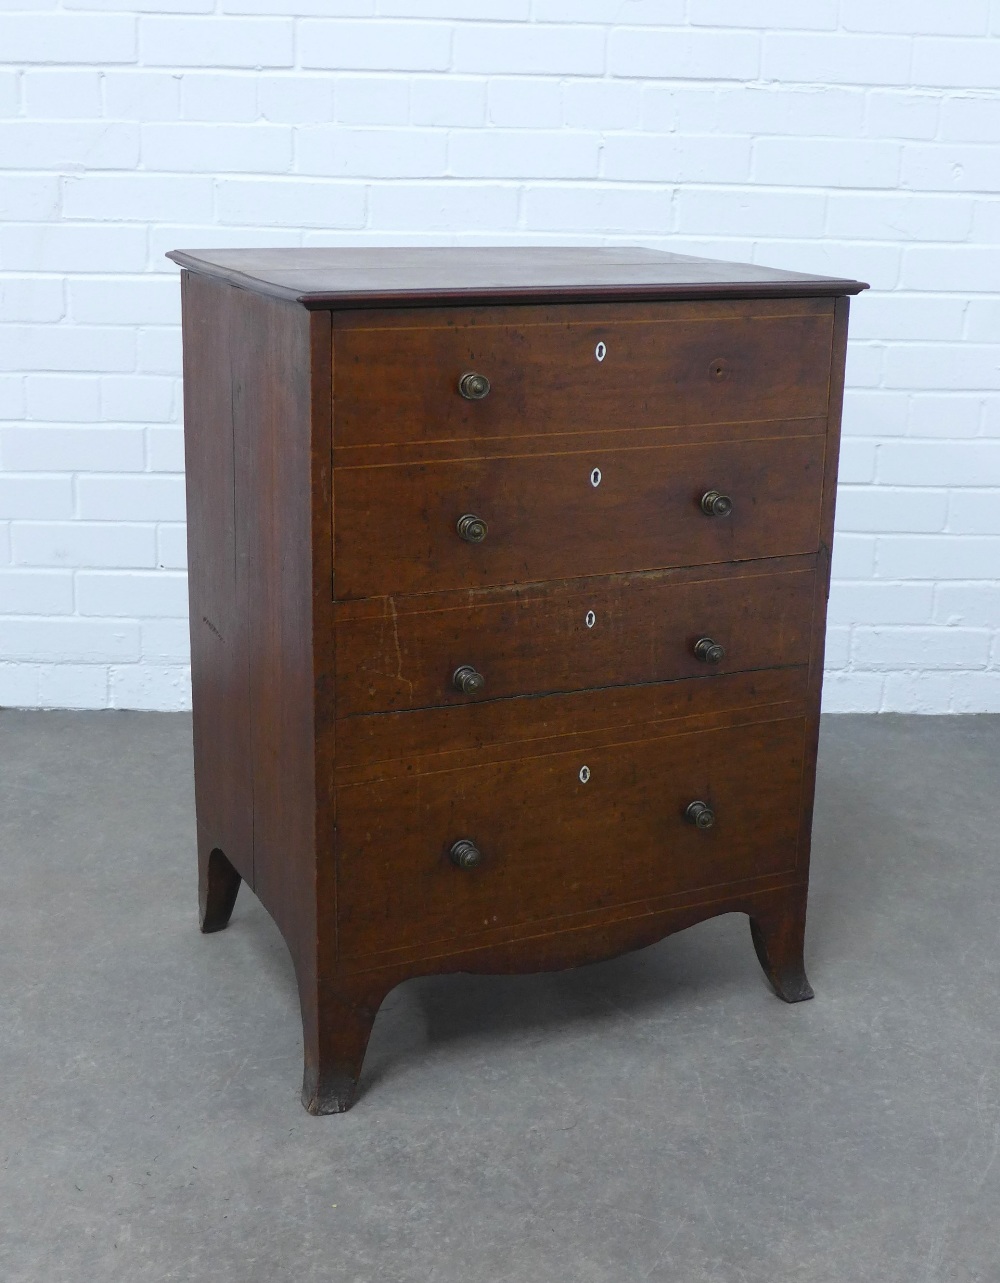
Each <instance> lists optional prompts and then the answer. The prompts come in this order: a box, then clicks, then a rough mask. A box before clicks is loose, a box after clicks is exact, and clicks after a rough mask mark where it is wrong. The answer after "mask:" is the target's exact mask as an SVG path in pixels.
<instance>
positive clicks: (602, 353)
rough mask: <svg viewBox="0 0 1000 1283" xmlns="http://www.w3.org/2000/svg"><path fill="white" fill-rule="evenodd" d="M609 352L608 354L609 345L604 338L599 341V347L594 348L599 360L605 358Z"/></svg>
mask: <svg viewBox="0 0 1000 1283" xmlns="http://www.w3.org/2000/svg"><path fill="white" fill-rule="evenodd" d="M607 354H608V349H607V346H606V345H605V343H604V341H603V340H602V341H601V342H600V343H598V345H597V347H595V348H594V356H596V357H597V359H598V361H603V360H604V358H605V357H606V356H607Z"/></svg>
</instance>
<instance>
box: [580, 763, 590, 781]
mask: <svg viewBox="0 0 1000 1283" xmlns="http://www.w3.org/2000/svg"><path fill="white" fill-rule="evenodd" d="M589 779H590V767H589V766H581V767H580V783H581V784H586V783H587V781H588V780H589Z"/></svg>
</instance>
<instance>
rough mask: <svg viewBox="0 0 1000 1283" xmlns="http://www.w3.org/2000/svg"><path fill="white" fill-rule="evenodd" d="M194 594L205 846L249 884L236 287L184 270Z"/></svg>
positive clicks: (197, 763)
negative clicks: (220, 853)
mask: <svg viewBox="0 0 1000 1283" xmlns="http://www.w3.org/2000/svg"><path fill="white" fill-rule="evenodd" d="M181 297H182V303H183V317H184V451H185V467H186V476H187V539H188V593H189V601H190V624H191V681H192V687H193V697H194V768H195V805H196V809H197V817H198V829H199V847H200V848H202V850H203V854H205V855H207V853H208V852H209V851H211V850H212V849H214V848H219V849H220V850H222V851H223V853H224V854H225V856H226V858H227V859H228V860H229V861H230V863H231V864H232V865H233V866H234V867H235V868H236V870H237V871H238V872H239V873H240V874H241V876H242V877H243V878H245V879H246V881H247V882H249V883H250V884H251V885H252V884H253V880H254V868H253V814H252V773H251V761H250V682H249V659H248V654H247V634H246V623H247V551H246V531H245V523H246V516H247V513H246V504H247V496H248V477H247V453H246V443H245V440H244V438H243V435H242V433H241V432H240V430H239V422H238V416H237V412H236V407H235V404H234V401H233V387H232V370H233V366H234V363H235V362H238V361H239V359H240V358H239V353H238V351H237V350H236V348H235V346H234V345H238V337H237V334H238V330H239V320H238V312H239V308H238V296H237V291H235V290H232V289H230V288H229V287H228V286H224V285H220V284H218V283H217V282H215V281H212V280H210V279H209V278H207V277H204V276H195V275H192V274H191V273H189V272H185V273H184V274H183V277H182V295H181Z"/></svg>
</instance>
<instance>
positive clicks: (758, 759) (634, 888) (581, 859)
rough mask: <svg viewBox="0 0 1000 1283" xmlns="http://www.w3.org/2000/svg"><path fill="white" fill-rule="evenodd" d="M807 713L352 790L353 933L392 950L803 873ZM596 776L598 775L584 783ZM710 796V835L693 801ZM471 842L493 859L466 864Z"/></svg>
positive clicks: (355, 942) (365, 945)
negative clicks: (455, 851) (461, 854)
mask: <svg viewBox="0 0 1000 1283" xmlns="http://www.w3.org/2000/svg"><path fill="white" fill-rule="evenodd" d="M803 730H804V724H803V720H802V719H800V718H798V719H794V720H790V721H778V722H761V723H757V724H753V725H749V726H742V727H738V728H730V729H726V730H708V731H693V732H689V733H687V734H682V735H676V736H670V737H666V738H663V739H652V740H641V741H639V742H637V743H631V744H625V745H616V746H610V747H606V748H590V749H587V750H586V751H585V752H581V751H569V752H561V753H552V754H548V755H545V756H541V757H539V756H528V755H525V756H523V757H521V758H519V759H517V760H515V761H511V762H505V763H502V764H491V765H484V766H470V767H467V768H464V769H458V770H451V771H442V772H437V771H436V772H431V773H415V774H413V775H411V776H409V777H407V778H406V779H402V780H393V781H391V782H382V783H373V784H367V785H356V786H354V787H345V788H341V789H340V790H339V791H338V792H339V796H338V839H339V860H338V877H339V902H340V942H341V951H342V953H343V955H344V956H357V955H359V954H378V953H381V952H385V951H387V950H391V949H394V948H404V947H406V946H408V945H413V944H417V943H419V944H431V943H434V942H437V941H440V940H442V939H449V938H453V939H455V940H461V939H463V938H468V937H472V936H475V935H476V934H477V933H479V932H481V931H483V930H489V929H491V928H493V927H498V926H506V925H511V924H512V923H523V922H525V921H542V920H545V919H550V918H558V917H560V916H562V915H566V914H572V913H573V912H574V911H580V910H582V909H601V908H604V907H611V906H613V905H621V904H636V905H637V907H638V908H639V909H640V910H641V908H642V905H643V902H644V901H645V900H647V899H657V898H660V897H662V896H664V895H668V894H670V893H673V892H678V891H691V890H695V889H699V888H707V887H711V886H715V885H725V884H728V883H734V882H739V881H743V880H746V879H751V878H754V877H763V876H768V875H774V874H779V873H790V872H792V871H793V870H794V868H795V863H796V850H797V840H798V827H799V824H798V821H799V805H798V799H799V791H800V788H801V782H802V757H803ZM581 772H583V773H584V778H585V779H586V782H582V781H581ZM696 799H701V800H704V801H706V802H708V803H710V804H711V805H712V806H713V808H714V809H715V812H716V816H717V819H716V823H715V827H714V828H711V829H708V830H705V831H701V830H699V829H697V828H695V827H694V826H693V825H692V824H690V823H688V822H687V821H686V820H685V818H684V810H685V807H686V806H687V805H688V803H689V802H692V801H694V800H696ZM459 838H469V839H471V840H472V841H473V842H475V843H476V845H477V846H478V847H479V848H480V850H481V851H482V853H483V857H484V858H483V863H482V865H481V866H480V867H477V868H474V869H469V870H463V869H459V868H456V867H455V865H454V864H452V863H451V861H450V860H449V858H448V850H449V848H450V846H451V845H452V843H454V842H455V841H456V840H457V839H459Z"/></svg>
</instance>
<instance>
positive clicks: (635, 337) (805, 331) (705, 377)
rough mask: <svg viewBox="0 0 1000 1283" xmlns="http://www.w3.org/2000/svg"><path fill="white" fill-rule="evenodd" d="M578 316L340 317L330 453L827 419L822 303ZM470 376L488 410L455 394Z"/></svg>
mask: <svg viewBox="0 0 1000 1283" xmlns="http://www.w3.org/2000/svg"><path fill="white" fill-rule="evenodd" d="M567 310H569V311H570V312H571V313H572V319H569V318H567V316H566V312H567ZM583 310H585V309H581V308H575V309H565V308H563V309H556V308H552V309H545V308H524V307H521V308H507V309H493V310H492V311H490V312H486V311H485V310H481V311H479V312H477V311H475V310H471V309H465V308H461V309H452V314H451V315H445V316H441V317H439V319H438V324H436V325H432V324H428V322H427V320H426V319H425V317H424V316H423V315H422V314H421V313H420V312H419V311H406V312H397V313H395V314H394V315H393V316H392V317H391V318H390V317H384V315H383V314H381V313H380V314H376V318H371V317H365V316H364V315H362V316H354V317H350V318H349V317H346V316H345V317H344V318H342V319H341V320H340V322H339V324H338V327H337V328H336V329H335V330H334V362H335V365H336V368H337V388H336V419H337V445H338V447H344V446H357V445H362V446H373V445H393V444H400V443H405V442H423V441H438V440H442V439H457V440H463V439H476V440H482V439H484V438H486V439H489V438H491V437H510V436H539V435H556V434H560V433H567V432H574V431H576V432H578V431H579V430H580V428H581V426H582V424H581V419H583V421H584V422H585V423H587V424H603V423H607V424H617V425H618V426H619V427H620V428H621V429H622V430H624V431H632V430H634V429H636V428H646V427H653V428H655V427H662V426H665V425H675V424H686V423H719V422H722V423H729V422H734V421H739V420H740V419H741V418H742V417H743V416H744V415H745V413H746V411H747V407H748V406H753V408H754V417H755V418H758V419H809V418H815V417H817V416H819V417H823V416H825V414H826V406H827V400H828V396H829V382H830V339H831V333H832V323H833V306H832V304H831V302H830V300H828V299H789V300H783V301H781V302H773V301H762V302H758V303H756V304H748V303H745V302H739V303H737V302H731V303H715V304H705V303H672V304H662V303H661V304H647V305H645V306H642V307H635V306H633V307H632V308H625V307H619V308H618V309H617V312H618V315H617V316H615V317H614V318H611V317H609V316H608V314H607V313H608V310H609V309H608V308H598V309H591V310H595V311H596V315H594V316H588V317H585V318H583V319H581V316H580V312H581V311H583ZM559 312H561V313H562V319H556V315H557V314H558V313H559ZM526 314H527V315H526ZM550 317H551V318H552V319H550ZM403 318H405V319H406V320H408V321H409V324H401V323H400V322H401V320H403ZM351 321H353V322H354V323H353V324H351V323H350V322H351ZM380 321H381V322H383V323H379V322H380ZM373 370H377V371H378V374H377V377H375V378H373V377H372V371H373ZM472 372H476V373H479V374H482V375H484V376H485V377H486V378H487V379H488V380H489V382H490V390H489V392H488V394H487V395H486V396H485V397H484V398H483V399H482V400H469V399H467V398H466V397H464V396H462V395H461V392H460V390H459V384H460V380H461V378H462V376H463V375H464V374H466V373H472ZM583 406H585V407H586V412H585V415H583V416H581V407H583ZM748 435H750V433H749V432H748Z"/></svg>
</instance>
